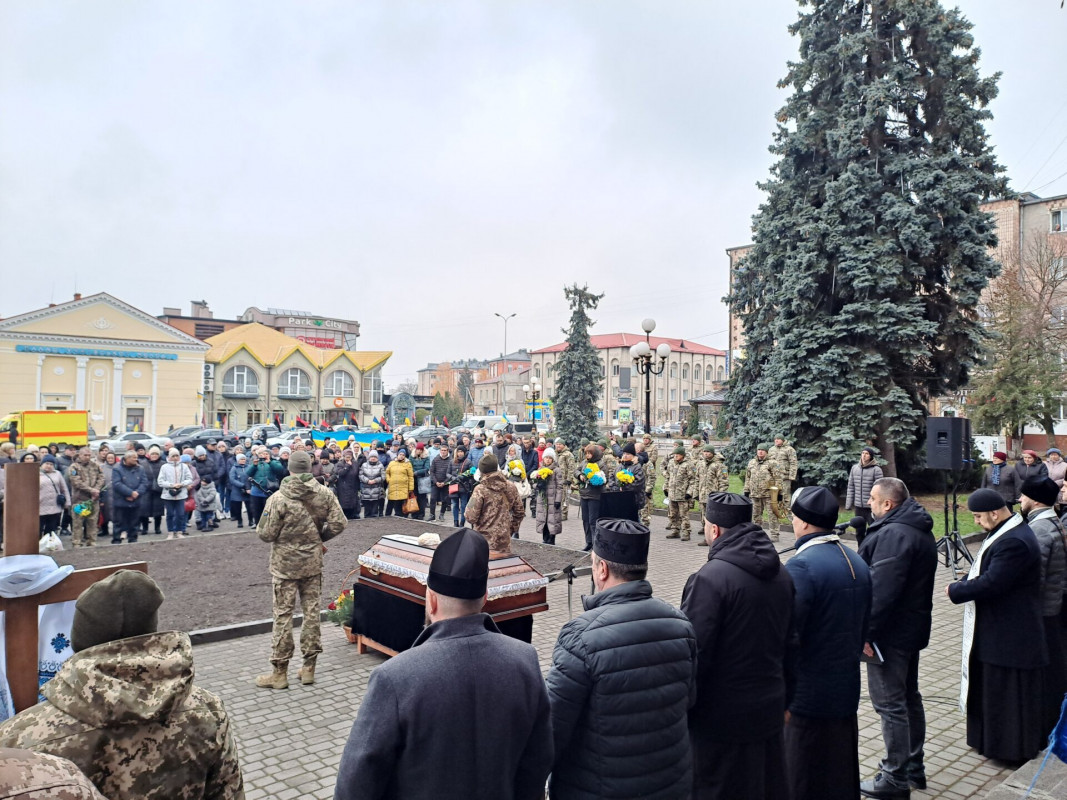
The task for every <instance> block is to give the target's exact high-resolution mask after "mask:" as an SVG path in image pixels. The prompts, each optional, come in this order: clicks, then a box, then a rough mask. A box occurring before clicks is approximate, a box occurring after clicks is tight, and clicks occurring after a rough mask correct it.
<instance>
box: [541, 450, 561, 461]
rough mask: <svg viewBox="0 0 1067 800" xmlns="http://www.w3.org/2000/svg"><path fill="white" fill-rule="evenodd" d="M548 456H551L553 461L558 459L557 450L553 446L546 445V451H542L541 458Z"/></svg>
mask: <svg viewBox="0 0 1067 800" xmlns="http://www.w3.org/2000/svg"><path fill="white" fill-rule="evenodd" d="M546 458H551V459H552V460H553V461H557V460H558V458H557V456H556V451H555V450H553V449H552V448H551V447H546V448H545V452H543V453H541V459H542V460H544V459H546Z"/></svg>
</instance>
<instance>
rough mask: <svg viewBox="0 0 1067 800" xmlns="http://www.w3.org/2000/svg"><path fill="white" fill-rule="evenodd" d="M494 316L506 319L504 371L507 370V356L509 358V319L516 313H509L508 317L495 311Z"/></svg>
mask: <svg viewBox="0 0 1067 800" xmlns="http://www.w3.org/2000/svg"><path fill="white" fill-rule="evenodd" d="M493 315H494V316H497V317H500V318H501V319H502V320H504V372H507V371H508V369H507V358H508V320H509V319H511V318H512V317H514V316H515V314H508V315H507V316H506V317H505V316H504V315H503V314H497V313H496V312H495V311H494V312H493Z"/></svg>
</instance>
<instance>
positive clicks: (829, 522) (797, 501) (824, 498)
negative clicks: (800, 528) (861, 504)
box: [789, 486, 839, 531]
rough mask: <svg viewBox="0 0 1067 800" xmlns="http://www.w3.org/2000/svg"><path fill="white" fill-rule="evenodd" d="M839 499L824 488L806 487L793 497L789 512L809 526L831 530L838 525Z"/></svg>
mask: <svg viewBox="0 0 1067 800" xmlns="http://www.w3.org/2000/svg"><path fill="white" fill-rule="evenodd" d="M838 508H839V507H838V505H837V498H836V497H834V495H833V493H832V492H831V491H830V490H829V489H824V488H823V487H822V486H805V487H804V488H803V489H801V490H800V491H799V492H797V493H796V494H795V495H794V496H793V502H792V503H791V504H790V507H789V510H790V511H792V512H793V516H794V517H800V518H801V519H802V520H804V521H805V522H807V523H808V524H809V525H814V526H815V527H816V528H822V529H823V530H826V531H828V530H830V529H831V528H832V527H834V525H836V524H837V512H838Z"/></svg>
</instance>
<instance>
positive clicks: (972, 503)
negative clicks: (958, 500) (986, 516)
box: [967, 489, 1008, 514]
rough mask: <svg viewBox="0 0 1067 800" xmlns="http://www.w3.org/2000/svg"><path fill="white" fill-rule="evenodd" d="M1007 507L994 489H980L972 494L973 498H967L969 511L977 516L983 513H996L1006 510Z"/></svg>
mask: <svg viewBox="0 0 1067 800" xmlns="http://www.w3.org/2000/svg"><path fill="white" fill-rule="evenodd" d="M1007 505H1008V504H1007V502H1005V500H1004V498H1003V497H1001V496H1000V493H999V492H997V491H995V490H993V489H978V490H976V491H974V492H971V496H970V497H968V498H967V510H968V511H970V512H972V513H975V514H980V513H982V512H983V511H996V510H997V509H1000V508H1006V507H1007Z"/></svg>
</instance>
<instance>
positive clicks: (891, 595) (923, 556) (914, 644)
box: [859, 497, 937, 653]
mask: <svg viewBox="0 0 1067 800" xmlns="http://www.w3.org/2000/svg"><path fill="white" fill-rule="evenodd" d="M933 530H934V520H933V518H932V517H931V516H930V514H929V513H928V512H927V511H926V509H925V508H923V507H922V506H921V505H919V503H918V502H917V501H916V500H915V498H914V497H909V498H908V499H907V500H905V501H904V502H903V503H902V504H901V505H899V506H898V507H897V508H894V509H893V510H892V511H890V512H889V513H888V514H886V515H885V516H884V517H879V518H878V519H876V520H875V521H874V522H873V523H872V524H871V527H870V528H868V529H867V536H866V537H865V538H864V540H863V544H861V545H860V548H859V553H860V558H862V559H863V560H864V561H865V562H867V566H869V567H870V568H871V624H870V629H869V631H868V634H867V641H870V642H874V643H875V644H877V645H878V646H879V647H892V648H895V649H897V650H903V651H905V652H909V653H917V652H918V651H920V650H922V649H923V648H924V647H926V646H927V645H928V644H930V620H931V617H932V615H933V609H934V602H933V597H934V576H935V574H936V573H937V545H936V544H935V542H934V534H933Z"/></svg>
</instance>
